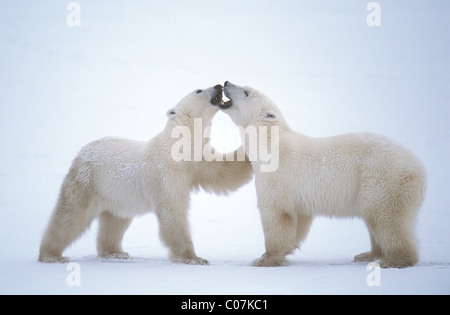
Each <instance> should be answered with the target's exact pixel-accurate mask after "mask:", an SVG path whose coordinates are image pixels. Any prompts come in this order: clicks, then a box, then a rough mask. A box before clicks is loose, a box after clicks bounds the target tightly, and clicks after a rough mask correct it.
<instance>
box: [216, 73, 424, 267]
mask: <svg viewBox="0 0 450 315" xmlns="http://www.w3.org/2000/svg"><path fill="white" fill-rule="evenodd" d="M224 92H225V95H226V96H227V97H228V98H229V99H230V101H228V102H226V103H224V104H222V105H221V106H220V107H221V109H222V110H223V111H224V112H226V113H227V114H229V116H230V117H231V119H232V120H233V121H234V122H235V123H236V124H237V125H239V126H242V127H243V128H241V130H244V128H247V127H248V126H259V127H261V126H267V127H269V126H270V127H271V129H270V130H272V131H271V132H268V135H269V139H268V141H267V143H269V144H270V147H271V148H272V151H274V152H271V154H272V155H275V156H277V158H279V167H278V168H277V169H276V170H274V171H273V172H264V171H262V170H261V166H262V164H264V163H266V162H267V161H263V160H262V159H261V158H260V157H258V158H257V159H250V160H252V164H253V170H254V172H255V184H256V191H257V196H258V207H259V210H260V212H261V219H262V224H263V229H264V236H265V245H266V252H265V254H264V255H263V256H262V257H261V258H260V259H258V260H257V261H255V265H257V266H278V265H284V264H286V263H287V262H286V259H285V256H286V255H287V254H290V253H292V252H293V251H294V250H295V249H296V248H298V247H299V244H300V242H301V241H303V240H304V239H305V238H306V236H307V234H308V232H309V229H310V226H311V223H312V220H313V217H315V216H318V215H323V216H330V217H360V218H362V219H363V220H364V221H365V223H366V224H367V227H368V229H369V233H370V240H371V245H372V250H371V251H370V252H366V253H362V254H360V255H357V256H356V257H355V261H373V260H377V259H380V265H381V266H382V267H397V268H402V267H408V266H413V265H414V264H416V263H417V261H418V254H417V249H416V240H415V235H414V234H415V232H414V230H415V219H416V214H417V212H418V210H419V208H420V206H421V204H422V201H423V198H424V195H425V177H426V174H425V170H424V167H423V166H422V164H421V162H420V161H419V160H418V159H417V158H416V157H415V156H414V155H413V153H411V152H410V151H409V150H408V149H406V148H405V147H403V146H401V145H400V144H398V143H396V142H394V141H392V140H390V139H388V138H386V137H383V136H379V135H375V134H368V133H359V134H347V135H341V136H336V137H330V138H312V137H308V136H306V135H302V134H300V133H297V132H295V131H293V130H291V129H290V128H289V126H288V125H287V123H286V121H285V119H284V118H283V115H282V114H281V112H280V110H279V109H278V108H277V107H276V106H275V104H274V103H273V102H272V101H271V100H270V99H269V98H267V97H266V96H264V95H263V94H262V93H260V92H258V91H256V90H254V89H252V88H249V87H239V86H236V85H233V84H231V83H230V82H225V86H224ZM272 127H274V128H276V129H273V128H272ZM245 130H246V129H245ZM260 130H261V129H260ZM275 130H276V131H277V132H276V133H275V132H274V131H275ZM273 135H276V137H274V136H273ZM247 136H248V135H247ZM244 138H245V135H244ZM260 140H261V139H260ZM248 141H249V140H248V139H247V138H246V140H245V142H246V143H245V145H246V151H247V154H249V156H250V153H251V152H248V147H249V146H248ZM250 141H251V140H250ZM274 142H275V143H274ZM274 144H276V145H274Z"/></svg>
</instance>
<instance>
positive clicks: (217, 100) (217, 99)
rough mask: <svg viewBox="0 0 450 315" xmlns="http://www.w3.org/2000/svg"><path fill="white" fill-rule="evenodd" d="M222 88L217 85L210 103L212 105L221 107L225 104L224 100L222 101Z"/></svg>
mask: <svg viewBox="0 0 450 315" xmlns="http://www.w3.org/2000/svg"><path fill="white" fill-rule="evenodd" d="M222 91H223V89H222V86H221V85H216V86H215V87H214V93H213V95H212V96H211V100H210V103H211V104H212V105H219V106H221V105H222V104H223V100H222Z"/></svg>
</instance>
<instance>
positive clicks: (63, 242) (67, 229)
mask: <svg viewBox="0 0 450 315" xmlns="http://www.w3.org/2000/svg"><path fill="white" fill-rule="evenodd" d="M213 99H214V100H215V101H216V102H217V100H218V99H220V100H221V99H222V87H221V86H220V85H218V86H215V87H212V88H209V89H205V90H196V91H194V92H192V93H190V94H189V95H187V96H186V97H185V98H183V99H182V100H181V101H180V102H179V103H178V105H177V106H176V107H175V108H173V109H171V110H169V111H168V112H167V115H168V117H169V120H168V122H167V125H166V127H165V129H164V130H163V131H162V132H161V133H160V134H158V135H157V136H156V137H154V138H153V139H151V140H150V141H149V142H139V141H132V140H125V139H115V138H104V139H100V140H97V141H94V142H92V143H90V144H88V145H86V146H85V147H84V148H83V149H82V150H81V151H80V153H79V154H78V156H77V157H76V158H75V160H74V162H73V164H72V167H71V168H70V171H69V173H68V174H67V176H66V177H65V180H64V182H63V184H62V187H61V192H60V195H59V199H58V202H57V205H56V208H55V210H54V213H53V215H52V217H51V220H50V223H49V225H48V227H47V230H46V232H45V235H44V237H43V239H42V243H41V247H40V255H39V261H42V262H65V261H68V260H67V258H65V257H63V256H62V253H63V251H64V249H66V248H67V247H68V246H69V245H70V244H71V243H72V242H74V241H75V240H76V239H77V238H78V237H80V236H81V235H82V233H83V232H84V231H85V230H86V229H87V228H88V227H89V226H90V225H91V223H92V221H93V220H94V219H96V218H99V220H100V224H99V231H98V240H97V249H98V256H99V257H103V258H128V257H129V255H128V253H126V252H124V251H123V249H122V244H121V243H122V238H123V235H124V233H125V231H126V229H127V228H128V227H129V225H130V223H131V221H132V218H133V217H135V216H138V215H141V214H144V213H147V212H149V211H154V212H156V215H157V217H158V220H159V227H160V236H161V239H162V241H163V243H164V244H165V245H167V246H168V247H169V249H170V257H171V259H172V260H173V261H176V262H182V263H188V264H206V263H207V261H206V260H204V259H202V258H199V257H197V255H196V253H195V251H194V246H193V243H192V240H191V236H190V233H189V225H188V218H187V215H188V213H187V212H188V208H189V193H190V191H191V190H192V189H198V188H200V187H202V188H203V189H205V190H206V191H212V192H214V193H217V194H226V193H228V192H230V191H233V190H236V189H238V188H239V187H240V186H242V185H244V184H245V183H247V182H248V181H250V180H251V178H252V177H253V172H252V167H251V164H250V162H249V161H240V162H218V161H213V162H206V161H199V162H195V161H180V162H176V161H174V159H173V158H172V156H171V149H172V146H173V144H174V143H175V142H176V141H177V139H175V138H172V137H171V132H172V130H173V129H174V128H175V127H176V126H187V127H188V128H189V130H190V131H191V133H192V134H193V133H194V119H195V118H201V119H202V125H203V128H207V127H208V126H210V125H211V120H212V118H213V117H214V115H215V113H216V112H217V111H218V107H217V106H211V102H212V100H213ZM207 141H208V139H203V144H204V145H208V143H206V142H207ZM208 152H211V150H210V151H208ZM215 154H217V153H215ZM224 160H225V159H224Z"/></svg>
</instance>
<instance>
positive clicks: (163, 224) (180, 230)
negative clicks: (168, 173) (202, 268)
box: [156, 196, 208, 265]
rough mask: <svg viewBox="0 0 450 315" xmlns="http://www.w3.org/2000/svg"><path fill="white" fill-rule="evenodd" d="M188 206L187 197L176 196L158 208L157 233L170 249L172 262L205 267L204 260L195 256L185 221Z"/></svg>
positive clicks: (206, 262)
mask: <svg viewBox="0 0 450 315" xmlns="http://www.w3.org/2000/svg"><path fill="white" fill-rule="evenodd" d="M188 206H189V197H188V196H187V197H184V198H183V197H182V196H178V197H177V198H175V199H172V201H167V202H165V203H163V204H162V205H161V206H160V207H158V209H157V211H156V212H157V216H158V220H159V233H160V236H161V239H162V241H163V243H164V244H165V245H166V246H168V247H169V249H170V259H171V260H172V261H173V262H176V263H183V264H190V265H207V264H208V261H207V260H206V259H203V258H200V257H198V256H197V255H196V254H195V250H194V245H193V243H192V239H191V235H190V232H189V224H188V219H187V211H188Z"/></svg>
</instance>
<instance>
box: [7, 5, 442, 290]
mask: <svg viewBox="0 0 450 315" xmlns="http://www.w3.org/2000/svg"><path fill="white" fill-rule="evenodd" d="M69 2H70V1H66V2H64V1H63V2H61V1H57V0H44V1H25V0H16V1H10V0H0V7H1V10H0V30H1V31H0V47H1V49H0V57H1V58H0V128H1V129H0V131H1V132H0V143H1V148H2V149H1V150H0V213H1V216H2V219H1V221H0V240H1V244H0V248H1V252H2V254H1V256H0V294H15V293H18V294H38V293H41V294H54V293H56V294H80V293H95V294H101V293H106V294H119V293H123V294H133V293H136V294H313V293H319V294H330V293H331V294H333V293H334V294H347V293H352V294H449V293H450V238H449V233H448V225H449V219H450V214H449V212H448V209H449V208H450V196H449V194H448V190H449V187H450V169H449V167H448V160H449V157H450V155H449V153H450V146H449V143H448V141H449V140H448V139H449V138H450V128H449V127H448V117H450V107H449V106H448V100H449V99H450V89H449V87H450V61H449V58H448V56H450V52H449V47H450V41H449V40H450V38H449V33H448V16H449V15H450V3H449V2H448V1H445V0H442V1H433V2H432V3H431V2H425V1H414V0H413V1H411V0H408V1H406V0H399V1H389V2H387V1H379V3H380V6H381V26H380V27H376V26H375V27H369V26H368V25H367V22H366V18H367V15H368V14H369V13H370V12H369V11H367V10H366V6H367V4H368V3H369V2H370V1H368V0H366V1H343V0H341V1H332V0H325V1H289V0H282V1H277V2H273V1H269V0H262V1H256V0H249V1H237V0H231V1H227V2H223V1H217V0H213V1H206V0H193V1H189V3H186V1H181V0H178V1H170V2H167V3H166V2H164V3H162V2H160V1H137V0H136V1H127V2H126V3H123V2H121V3H120V4H119V3H118V2H117V3H111V1H86V0H80V1H78V3H79V4H80V8H81V16H80V17H81V26H80V27H70V26H68V25H67V23H66V18H67V16H68V14H69V13H70V12H69V11H66V7H67V4H68V3H69ZM226 80H230V81H231V82H234V83H237V84H240V85H249V86H252V87H255V88H256V89H258V90H261V91H262V92H263V93H265V94H267V95H268V96H269V97H270V98H272V99H273V100H274V101H275V102H276V103H277V105H278V106H279V107H280V109H281V110H282V111H283V115H284V116H285V117H286V119H287V121H288V123H289V125H290V126H291V127H292V128H293V129H295V130H297V131H299V132H302V133H304V134H307V135H311V136H332V135H337V134H340V133H348V132H365V131H367V132H376V133H379V134H383V135H386V136H388V137H390V138H392V139H395V140H397V141H399V142H400V143H403V144H404V145H406V146H407V147H409V148H410V149H411V150H412V151H413V152H415V153H416V154H417V155H418V156H419V157H420V158H421V160H422V161H423V162H424V164H425V167H426V169H427V172H428V189H427V195H426V200H425V202H424V205H423V207H422V210H421V212H420V214H419V217H418V224H417V235H418V239H419V244H420V262H419V264H418V265H417V266H415V267H413V268H408V269H404V270H397V269H387V270H386V269H382V270H381V271H380V278H379V280H380V281H379V284H380V285H379V286H376V285H375V286H369V285H368V281H367V280H368V278H370V277H372V275H373V274H372V272H374V271H373V270H370V269H369V270H367V269H366V268H367V265H366V264H362V263H353V262H352V260H353V257H354V256H355V255H356V254H359V253H361V252H363V251H367V250H368V249H369V243H370V242H369V237H368V233H367V231H366V228H365V226H364V224H363V223H362V222H361V221H360V220H356V219H355V220H337V219H328V218H317V219H316V220H315V221H314V223H313V227H312V230H311V232H310V235H309V237H308V238H307V240H306V242H305V243H304V245H303V246H302V248H301V250H300V251H297V252H296V253H295V254H294V255H292V256H290V257H289V260H290V262H291V265H290V266H287V267H280V268H256V267H252V266H251V262H252V260H254V259H256V258H257V257H259V256H260V255H261V254H262V253H263V252H264V239H263V233H262V228H261V224H260V219H259V213H258V210H257V207H256V198H255V191H254V187H253V185H252V184H249V185H247V186H245V187H243V188H242V189H241V190H240V191H238V192H236V193H234V194H232V195H230V196H228V197H219V196H214V195H208V194H206V193H205V192H199V193H197V194H194V195H193V199H192V203H191V210H190V222H191V230H192V236H193V240H194V245H195V248H196V251H197V254H198V255H199V256H201V257H203V258H205V259H208V260H209V261H210V265H209V266H188V265H179V264H174V263H171V262H170V261H169V260H168V255H167V250H166V249H165V248H164V247H163V246H162V244H161V242H160V240H159V237H158V224H157V221H156V218H155V216H154V215H152V214H149V215H146V216H143V217H139V218H137V219H135V220H134V221H133V224H132V225H131V227H130V229H129V230H128V231H127V233H126V235H125V240H124V249H125V250H126V251H128V252H129V253H130V254H131V255H132V256H133V257H134V259H133V260H130V261H122V260H110V261H106V260H102V259H98V258H96V248H95V247H96V245H95V239H96V229H97V225H96V224H94V225H93V226H92V228H91V229H90V231H89V232H88V233H87V234H86V235H85V236H83V237H82V238H81V239H80V240H79V241H77V242H76V243H75V244H74V245H73V246H72V247H70V248H69V249H68V250H67V251H66V252H65V255H66V256H69V257H71V259H72V261H73V262H76V263H78V264H79V267H80V270H79V272H80V274H79V275H80V277H81V283H80V286H70V285H69V284H70V283H69V284H68V282H67V280H68V277H70V276H71V272H73V271H72V270H71V269H69V270H67V269H66V268H67V267H68V265H67V264H41V263H38V262H37V256H38V249H39V243H40V239H41V236H42V233H43V231H44V228H45V226H46V224H47V222H48V219H49V216H50V214H51V212H52V210H53V207H54V205H55V203H56V198H57V196H58V193H59V188H60V185H61V183H62V180H63V178H64V176H65V174H66V173H67V171H68V169H69V167H70V164H71V162H72V160H73V158H74V157H75V155H76V154H77V153H78V152H79V150H80V149H81V148H82V147H83V146H84V145H86V144H87V143H89V142H91V141H93V140H95V139H99V138H102V137H105V136H115V137H121V138H131V139H136V140H140V141H145V140H148V139H150V138H152V137H154V136H155V135H156V134H157V133H159V132H160V131H161V130H162V129H163V127H164V125H165V121H166V116H165V113H166V111H167V110H168V109H170V108H172V107H173V106H175V105H176V104H177V102H178V101H179V100H180V99H181V98H182V97H184V96H185V95H186V94H188V93H189V92H191V91H193V90H195V89H198V88H206V87H209V86H213V85H215V84H218V83H222V84H223V82H224V81H226ZM220 130H224V131H225V132H226V133H227V134H228V133H229V137H227V138H225V139H224V138H222V137H219V136H217V132H218V131H220ZM222 136H223V135H222ZM213 137H217V138H216V139H215V140H214V141H216V142H213V143H219V142H222V144H223V145H224V146H226V145H228V146H229V147H232V146H235V144H236V140H235V139H236V132H235V129H234V127H233V126H232V125H231V122H230V121H229V119H228V118H227V117H226V116H224V115H223V114H222V113H219V114H218V115H217V117H216V119H215V120H214V122H213ZM218 149H219V150H221V151H223V148H221V147H218ZM369 283H370V281H369Z"/></svg>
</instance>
